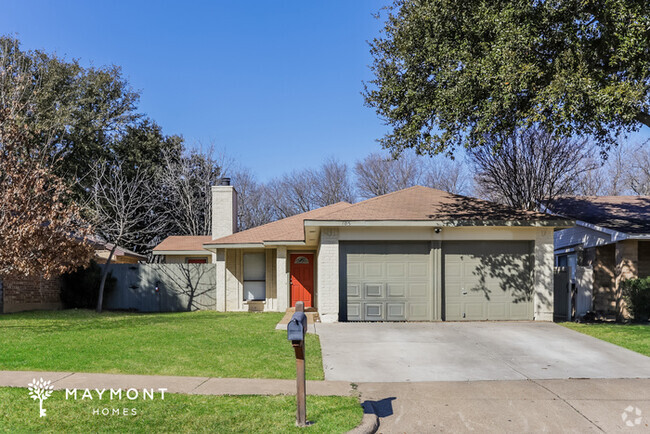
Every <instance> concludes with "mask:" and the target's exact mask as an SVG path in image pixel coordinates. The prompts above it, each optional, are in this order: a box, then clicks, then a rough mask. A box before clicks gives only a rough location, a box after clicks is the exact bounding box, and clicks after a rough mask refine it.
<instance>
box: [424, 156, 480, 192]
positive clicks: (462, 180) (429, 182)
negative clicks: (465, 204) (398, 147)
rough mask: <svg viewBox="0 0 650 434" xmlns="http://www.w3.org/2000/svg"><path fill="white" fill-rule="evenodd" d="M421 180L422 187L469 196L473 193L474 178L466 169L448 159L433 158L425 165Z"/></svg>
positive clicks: (459, 163) (461, 164)
mask: <svg viewBox="0 0 650 434" xmlns="http://www.w3.org/2000/svg"><path fill="white" fill-rule="evenodd" d="M422 158H426V157H422ZM421 179H422V185H424V186H427V187H431V188H437V189H439V190H444V191H447V192H449V193H454V194H469V193H471V191H472V185H471V181H472V177H471V175H470V174H469V173H468V172H467V169H466V167H465V166H464V165H463V163H461V162H460V161H458V160H451V159H449V158H447V157H432V158H431V159H430V160H429V161H427V162H426V163H424V164H423V167H422V176H421Z"/></svg>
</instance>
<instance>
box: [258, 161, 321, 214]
mask: <svg viewBox="0 0 650 434" xmlns="http://www.w3.org/2000/svg"><path fill="white" fill-rule="evenodd" d="M267 191H268V193H269V195H270V198H271V201H272V204H273V208H274V210H275V213H276V215H277V217H278V218H286V217H290V216H292V215H296V214H300V213H303V212H307V211H311V210H312V209H314V208H316V205H315V203H316V191H315V188H314V182H313V172H312V171H310V170H302V171H297V170H296V171H293V172H291V173H289V174H286V175H284V176H282V177H280V178H275V179H273V180H271V182H269V183H268V184H267Z"/></svg>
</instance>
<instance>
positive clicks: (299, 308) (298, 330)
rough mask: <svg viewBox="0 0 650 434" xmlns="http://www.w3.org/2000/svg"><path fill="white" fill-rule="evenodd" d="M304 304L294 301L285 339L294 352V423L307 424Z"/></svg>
mask: <svg viewBox="0 0 650 434" xmlns="http://www.w3.org/2000/svg"><path fill="white" fill-rule="evenodd" d="M304 310H305V304H304V303H303V302H302V301H299V302H297V303H296V312H295V313H294V314H293V316H292V317H291V321H289V324H287V339H288V340H290V341H291V345H293V350H294V352H295V353H296V404H297V410H296V425H298V426H307V404H306V400H307V391H306V388H305V386H306V382H305V333H306V332H307V316H306V315H305V312H304Z"/></svg>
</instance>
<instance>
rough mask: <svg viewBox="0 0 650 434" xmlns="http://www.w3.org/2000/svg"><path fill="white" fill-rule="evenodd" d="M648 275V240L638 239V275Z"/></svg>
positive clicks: (649, 248) (649, 270) (649, 263)
mask: <svg viewBox="0 0 650 434" xmlns="http://www.w3.org/2000/svg"><path fill="white" fill-rule="evenodd" d="M648 276H650V241H639V277H648Z"/></svg>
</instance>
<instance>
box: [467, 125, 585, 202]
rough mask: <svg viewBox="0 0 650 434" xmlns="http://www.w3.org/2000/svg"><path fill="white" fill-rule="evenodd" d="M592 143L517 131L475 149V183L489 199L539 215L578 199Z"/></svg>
mask: <svg viewBox="0 0 650 434" xmlns="http://www.w3.org/2000/svg"><path fill="white" fill-rule="evenodd" d="M590 150H591V148H590V146H589V142H588V141H587V140H572V139H567V138H564V139H558V138H556V137H555V136H553V135H552V134H549V133H548V132H546V131H544V130H543V129H542V128H532V129H528V130H522V131H518V132H517V133H516V134H513V135H510V136H507V137H504V138H503V139H502V140H499V141H495V142H493V143H491V147H490V148H488V147H481V148H474V149H473V150H472V151H471V152H470V157H469V158H470V160H471V161H472V162H473V164H474V167H475V169H476V183H477V185H478V187H479V189H480V191H481V192H482V193H483V196H485V197H486V198H488V199H492V200H496V201H498V202H501V203H505V204H507V205H510V206H512V207H515V208H519V209H526V210H531V211H533V210H539V209H540V207H546V206H548V204H549V203H550V202H552V201H553V199H555V198H557V197H558V196H561V195H564V194H570V193H573V192H574V191H575V189H576V184H577V183H578V182H579V179H580V176H581V174H582V173H583V172H584V171H586V170H590V168H589V167H588V166H586V165H585V161H586V160H587V158H588V156H589V154H590Z"/></svg>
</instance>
